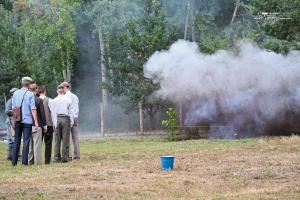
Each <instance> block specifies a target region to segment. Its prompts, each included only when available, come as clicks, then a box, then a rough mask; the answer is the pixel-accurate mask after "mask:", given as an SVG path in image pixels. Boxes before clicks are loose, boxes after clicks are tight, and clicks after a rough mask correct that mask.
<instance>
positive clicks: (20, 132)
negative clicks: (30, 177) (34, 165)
mask: <svg viewBox="0 0 300 200" xmlns="http://www.w3.org/2000/svg"><path fill="white" fill-rule="evenodd" d="M31 83H32V79H31V78H30V77H23V78H22V88H21V89H19V90H17V91H15V92H14V95H13V97H12V109H13V110H16V109H20V111H21V114H20V121H16V122H15V142H14V144H13V149H12V165H13V166H15V165H17V162H18V152H19V149H20V144H21V139H22V136H23V150H22V164H23V165H28V151H29V142H30V136H31V130H32V125H34V126H38V124H37V115H36V107H35V100H34V95H33V94H32V92H30V91H29V86H30V84H31ZM34 122H35V124H33V123H34Z"/></svg>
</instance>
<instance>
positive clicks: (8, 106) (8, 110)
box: [5, 98, 13, 117]
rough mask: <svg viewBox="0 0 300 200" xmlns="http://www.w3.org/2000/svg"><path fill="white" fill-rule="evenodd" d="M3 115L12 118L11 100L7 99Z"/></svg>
mask: <svg viewBox="0 0 300 200" xmlns="http://www.w3.org/2000/svg"><path fill="white" fill-rule="evenodd" d="M5 113H6V115H7V116H8V117H12V116H13V112H12V98H10V99H8V101H7V102H6V104H5Z"/></svg>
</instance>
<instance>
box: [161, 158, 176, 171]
mask: <svg viewBox="0 0 300 200" xmlns="http://www.w3.org/2000/svg"><path fill="white" fill-rule="evenodd" d="M161 168H162V169H163V170H164V171H170V170H172V169H173V168H174V156H162V157H161Z"/></svg>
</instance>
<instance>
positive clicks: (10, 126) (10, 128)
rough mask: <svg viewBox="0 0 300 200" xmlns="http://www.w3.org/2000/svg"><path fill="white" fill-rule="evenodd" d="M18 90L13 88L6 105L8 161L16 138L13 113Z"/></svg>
mask: <svg viewBox="0 0 300 200" xmlns="http://www.w3.org/2000/svg"><path fill="white" fill-rule="evenodd" d="M17 90H18V88H12V89H11V90H10V91H9V93H10V95H11V96H10V98H9V99H8V101H7V102H6V104H5V114H6V115H7V118H6V142H7V160H11V152H12V147H13V144H14V137H15V134H14V133H15V123H14V120H13V112H12V96H13V94H14V92H15V91H17Z"/></svg>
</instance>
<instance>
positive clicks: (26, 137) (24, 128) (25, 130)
mask: <svg viewBox="0 0 300 200" xmlns="http://www.w3.org/2000/svg"><path fill="white" fill-rule="evenodd" d="M31 130H32V124H24V123H20V122H16V124H15V132H16V133H15V142H14V145H13V150H12V165H13V166H15V165H17V163H18V155H19V149H20V144H21V138H22V134H23V150H22V164H23V165H28V152H29V142H30V136H31Z"/></svg>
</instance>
